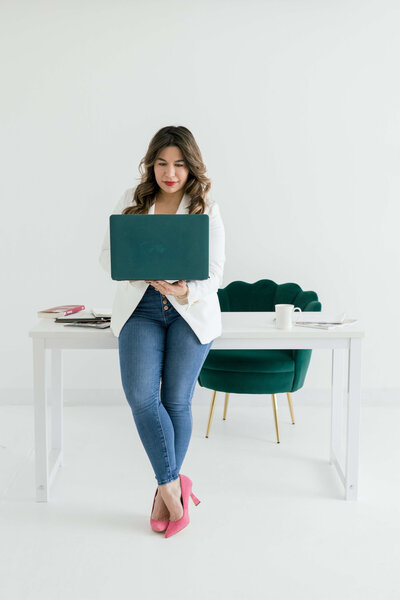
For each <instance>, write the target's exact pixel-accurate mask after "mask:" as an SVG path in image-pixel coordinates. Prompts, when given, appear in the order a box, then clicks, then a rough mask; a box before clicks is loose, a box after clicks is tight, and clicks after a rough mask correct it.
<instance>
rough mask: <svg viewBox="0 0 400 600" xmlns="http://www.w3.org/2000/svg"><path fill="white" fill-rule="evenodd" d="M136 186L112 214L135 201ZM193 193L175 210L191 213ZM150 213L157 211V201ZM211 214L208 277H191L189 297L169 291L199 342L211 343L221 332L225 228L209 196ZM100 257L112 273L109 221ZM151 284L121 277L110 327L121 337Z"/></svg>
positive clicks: (125, 194)
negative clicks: (173, 294) (178, 296)
mask: <svg viewBox="0 0 400 600" xmlns="http://www.w3.org/2000/svg"><path fill="white" fill-rule="evenodd" d="M134 191H135V187H133V188H129V189H127V190H126V191H125V192H124V194H123V195H122V197H121V199H120V201H119V202H118V204H117V205H116V207H115V208H114V211H113V214H120V213H122V211H123V210H124V208H126V207H127V206H128V205H132V206H133V205H134V202H133V195H134ZM189 204H190V197H189V195H188V194H184V196H183V197H182V200H181V202H180V205H179V208H178V210H177V212H176V214H185V213H187V214H188V213H189ZM148 214H149V215H150V214H154V204H153V205H152V206H151V207H150V210H149V213H148ZM204 214H208V215H209V223H210V230H209V277H208V279H205V280H192V279H190V280H188V281H187V285H188V288H189V295H188V297H187V300H178V299H177V298H176V297H175V296H172V295H170V294H166V296H167V297H168V300H169V301H170V303H171V304H172V306H173V307H174V308H175V309H176V310H177V311H178V313H179V314H180V315H181V316H182V317H183V318H184V319H185V321H186V322H187V323H188V324H189V325H190V327H191V328H192V330H193V331H194V333H195V334H196V336H197V338H198V339H199V341H200V343H202V344H208V343H209V342H211V341H212V340H214V339H215V338H216V337H218V336H220V335H221V333H222V319H221V308H220V304H219V300H218V294H217V290H218V288H220V287H222V279H223V270H224V263H225V229H224V225H223V222H222V218H221V214H220V210H219V206H218V204H217V203H216V202H214V200H212V199H211V198H210V197H209V196H207V198H206V208H205V213H204ZM99 261H100V263H101V265H102V266H103V268H104V269H105V271H106V272H107V273H108V274H109V275H111V260H110V227H109V223H108V227H107V231H106V234H105V236H104V241H103V244H102V248H101V252H100V256H99ZM149 285H150V284H149V283H146V282H145V281H118V283H117V290H116V294H115V298H114V302H113V307H112V316H111V323H110V325H111V330H112V332H113V334H114V335H115V336H116V337H118V336H119V334H120V331H121V329H122V327H123V326H124V324H125V323H126V321H127V320H128V319H129V317H130V316H131V314H132V313H133V311H134V310H135V308H136V306H137V305H138V304H139V302H140V300H141V298H142V296H143V294H144V293H145V291H146V289H147V288H148V286H149Z"/></svg>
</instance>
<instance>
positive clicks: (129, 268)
mask: <svg viewBox="0 0 400 600" xmlns="http://www.w3.org/2000/svg"><path fill="white" fill-rule="evenodd" d="M110 253H111V278H112V279H115V280H118V281H126V280H146V279H149V280H155V279H160V280H165V281H168V282H169V283H173V282H174V281H179V280H180V279H183V280H189V279H207V278H208V276H209V216H208V215H204V214H203V215H188V214H185V215H176V214H175V215H111V216H110Z"/></svg>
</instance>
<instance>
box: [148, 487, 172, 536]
mask: <svg viewBox="0 0 400 600" xmlns="http://www.w3.org/2000/svg"><path fill="white" fill-rule="evenodd" d="M157 494H158V488H157V489H156V493H155V494H154V500H153V507H152V509H151V514H153V509H154V502H155V501H156V496H157ZM168 523H169V520H168V519H166V520H163V521H161V520H159V519H152V518H151V516H150V527H151V528H152V530H153V531H166V529H167V527H168Z"/></svg>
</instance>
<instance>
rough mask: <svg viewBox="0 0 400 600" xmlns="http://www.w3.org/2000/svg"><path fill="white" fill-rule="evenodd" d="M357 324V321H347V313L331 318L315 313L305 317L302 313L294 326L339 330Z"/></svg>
mask: <svg viewBox="0 0 400 600" xmlns="http://www.w3.org/2000/svg"><path fill="white" fill-rule="evenodd" d="M356 322H357V319H347V318H346V315H345V313H342V314H340V315H335V316H330V315H324V314H323V313H320V312H315V313H313V314H307V316H304V317H303V316H302V313H299V317H298V319H297V321H295V323H294V324H295V325H298V326H299V327H312V328H313V329H314V328H315V329H337V328H338V327H344V326H345V325H350V324H351V323H356Z"/></svg>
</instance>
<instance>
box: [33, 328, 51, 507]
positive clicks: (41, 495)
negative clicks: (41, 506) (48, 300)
mask: <svg viewBox="0 0 400 600" xmlns="http://www.w3.org/2000/svg"><path fill="white" fill-rule="evenodd" d="M33 401H34V419H35V482H36V501H37V502H47V501H48V499H49V485H50V484H49V470H48V463H47V456H48V435H47V394H46V348H45V345H44V339H42V338H33Z"/></svg>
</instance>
